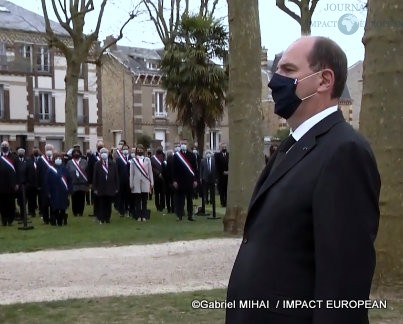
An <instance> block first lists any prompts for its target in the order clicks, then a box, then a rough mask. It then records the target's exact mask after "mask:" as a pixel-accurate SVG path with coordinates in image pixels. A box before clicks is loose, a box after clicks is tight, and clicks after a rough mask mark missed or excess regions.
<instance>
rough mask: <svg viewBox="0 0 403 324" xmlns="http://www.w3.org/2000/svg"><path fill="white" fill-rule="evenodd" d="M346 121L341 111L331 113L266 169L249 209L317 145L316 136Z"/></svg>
mask: <svg viewBox="0 0 403 324" xmlns="http://www.w3.org/2000/svg"><path fill="white" fill-rule="evenodd" d="M342 121H344V118H343V115H342V113H341V111H336V112H335V113H333V114H331V115H329V116H328V117H326V118H325V119H323V120H322V121H320V122H319V123H318V124H316V125H315V126H314V127H312V128H311V129H310V130H309V131H308V132H307V133H306V134H305V135H304V136H302V138H301V139H300V140H299V141H298V142H297V143H296V144H295V145H294V146H293V147H292V149H291V150H290V151H289V152H288V153H287V155H286V156H285V158H284V160H283V161H282V162H281V163H280V164H279V165H278V166H277V167H276V168H275V169H274V170H273V171H272V172H270V173H269V174H267V173H268V171H270V170H266V172H265V174H264V175H265V176H266V179H260V180H261V182H262V184H261V187H260V188H259V189H256V190H255V193H254V194H253V195H252V198H251V202H250V204H249V211H250V210H251V209H252V207H253V205H254V204H255V203H256V201H257V200H258V199H259V198H260V197H261V196H262V195H263V194H264V193H265V192H266V191H267V190H268V189H270V188H271V187H272V186H273V185H274V184H275V183H276V182H277V181H279V180H280V179H281V178H282V177H283V176H284V175H285V174H286V173H287V172H288V171H289V170H290V169H292V168H293V167H294V166H295V165H296V164H297V163H298V162H299V161H300V160H301V159H303V158H304V157H305V155H306V154H308V153H309V152H310V151H311V150H313V149H314V147H315V146H316V138H317V137H318V136H319V135H321V134H323V133H325V132H327V131H328V130H329V129H330V128H331V127H333V126H334V125H335V124H336V123H338V122H342ZM262 176H263V174H262Z"/></svg>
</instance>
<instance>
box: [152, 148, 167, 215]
mask: <svg viewBox="0 0 403 324" xmlns="http://www.w3.org/2000/svg"><path fill="white" fill-rule="evenodd" d="M150 160H151V166H152V168H153V176H154V201H155V207H156V208H157V210H158V211H163V210H164V208H165V179H164V173H165V172H164V169H165V168H166V165H165V163H164V152H163V151H162V148H158V149H157V150H156V151H155V154H154V155H153V156H152V157H151V159H150Z"/></svg>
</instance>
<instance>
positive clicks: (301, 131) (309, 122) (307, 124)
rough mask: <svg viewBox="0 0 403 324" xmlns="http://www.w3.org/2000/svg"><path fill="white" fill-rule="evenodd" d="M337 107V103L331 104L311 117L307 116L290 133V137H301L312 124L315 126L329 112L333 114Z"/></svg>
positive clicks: (298, 138)
mask: <svg viewBox="0 0 403 324" xmlns="http://www.w3.org/2000/svg"><path fill="white" fill-rule="evenodd" d="M337 109H338V108H337V105H336V106H331V107H329V108H326V109H324V110H322V111H321V112H318V113H317V114H316V115H313V116H312V117H311V118H308V119H307V120H305V121H304V122H303V123H302V124H301V125H299V126H298V127H297V128H296V129H295V130H294V131H293V132H292V133H291V134H292V137H294V139H295V140H296V141H299V140H300V139H301V137H302V136H304V135H305V134H306V133H307V132H308V131H309V130H310V129H311V128H312V127H313V126H315V125H316V124H317V123H319V122H320V121H321V120H323V119H325V118H326V117H327V116H329V115H330V114H333V113H334V112H336V111H337Z"/></svg>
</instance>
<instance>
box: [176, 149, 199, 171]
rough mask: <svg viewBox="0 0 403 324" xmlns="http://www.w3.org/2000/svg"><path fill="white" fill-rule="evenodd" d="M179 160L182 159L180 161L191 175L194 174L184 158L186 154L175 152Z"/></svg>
mask: <svg viewBox="0 0 403 324" xmlns="http://www.w3.org/2000/svg"><path fill="white" fill-rule="evenodd" d="M175 154H176V155H177V156H178V158H179V160H181V161H182V163H183V164H184V165H185V167H186V168H187V169H188V170H189V172H190V173H191V174H192V176H194V175H195V173H194V171H193V168H192V166H191V165H190V163H189V161H188V160H187V159H186V156H185V155H184V154H183V153H182V152H176V153H175Z"/></svg>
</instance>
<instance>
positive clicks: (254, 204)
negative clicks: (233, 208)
mask: <svg viewBox="0 0 403 324" xmlns="http://www.w3.org/2000/svg"><path fill="white" fill-rule="evenodd" d="M346 79H347V58H346V55H345V53H344V52H343V50H342V49H341V48H340V46H338V45H337V44H336V43H335V42H334V41H332V40H331V39H329V38H325V37H303V38H300V39H298V40H297V41H296V42H294V43H293V44H292V45H291V46H290V47H288V49H287V50H286V51H285V52H284V53H283V55H282V57H281V59H280V61H279V62H278V68H277V72H276V73H274V75H273V77H272V78H271V80H270V83H269V87H270V88H271V90H272V96H273V100H274V102H275V105H274V110H275V113H276V114H277V115H279V116H280V117H282V118H285V119H286V120H287V123H288V124H289V125H290V127H291V129H292V134H291V135H289V137H287V138H286V139H285V140H284V141H283V142H282V143H281V144H280V146H279V147H278V150H277V151H276V152H277V153H275V155H273V158H272V159H270V161H269V162H268V164H267V166H266V167H265V169H264V170H263V172H262V174H261V176H260V178H259V179H258V181H257V184H256V187H255V190H254V192H253V194H252V197H251V201H250V204H249V208H248V214H247V218H246V222H245V228H244V233H243V240H242V243H241V246H240V248H239V252H238V255H237V257H236V260H235V264H234V267H233V269H232V273H231V276H230V280H229V284H228V292H227V300H228V301H232V302H234V304H235V305H236V307H234V308H231V309H230V308H227V309H226V323H228V324H244V323H254V324H259V323H262V324H313V323H314V324H368V309H367V308H366V307H359V306H358V307H354V306H352V307H343V306H341V307H340V305H342V304H347V305H356V304H357V302H358V301H366V300H368V299H369V293H370V290H371V281H372V277H373V274H374V269H375V248H374V241H375V238H376V235H377V231H378V224H379V193H380V185H381V183H380V176H379V172H378V169H377V165H376V161H375V157H374V155H373V153H372V150H371V148H370V145H369V144H368V142H367V141H366V140H365V139H364V138H363V137H362V136H361V135H360V134H359V133H357V132H356V131H355V130H354V129H353V128H352V127H351V125H349V124H348V123H347V122H346V121H345V119H344V118H343V114H342V112H341V110H340V109H339V108H338V102H339V98H340V96H341V95H342V92H343V89H344V87H345V82H346ZM245 301H253V302H254V303H255V305H256V304H258V305H260V307H254V308H253V307H251V306H250V304H249V307H244V308H242V307H240V306H241V305H242V304H241V302H243V303H244V304H243V305H245ZM319 301H322V303H321V304H320V303H319ZM262 302H263V304H262ZM298 302H304V304H305V306H302V307H295V305H296V303H298ZM262 305H263V306H262ZM290 305H293V306H292V307H290ZM299 305H301V304H299ZM337 305H339V306H337Z"/></svg>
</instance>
